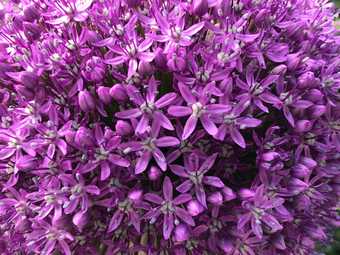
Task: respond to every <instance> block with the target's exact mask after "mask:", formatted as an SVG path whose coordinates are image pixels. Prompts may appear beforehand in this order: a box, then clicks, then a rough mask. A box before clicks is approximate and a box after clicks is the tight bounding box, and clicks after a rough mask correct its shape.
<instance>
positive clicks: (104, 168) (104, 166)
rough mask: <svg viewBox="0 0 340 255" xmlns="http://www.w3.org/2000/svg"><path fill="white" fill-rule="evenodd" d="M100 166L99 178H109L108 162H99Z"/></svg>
mask: <svg viewBox="0 0 340 255" xmlns="http://www.w3.org/2000/svg"><path fill="white" fill-rule="evenodd" d="M100 168H101V171H100V180H101V181H104V180H106V179H107V178H109V176H110V174H111V169H110V166H109V164H108V163H107V162H106V161H104V162H102V163H101V164H100Z"/></svg>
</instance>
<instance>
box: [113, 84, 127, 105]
mask: <svg viewBox="0 0 340 255" xmlns="http://www.w3.org/2000/svg"><path fill="white" fill-rule="evenodd" d="M110 95H111V96H112V98H113V99H114V100H116V101H118V102H124V101H126V100H127V99H128V96H127V94H126V92H125V89H124V87H123V85H122V84H119V83H118V84H115V85H113V87H112V88H111V89H110Z"/></svg>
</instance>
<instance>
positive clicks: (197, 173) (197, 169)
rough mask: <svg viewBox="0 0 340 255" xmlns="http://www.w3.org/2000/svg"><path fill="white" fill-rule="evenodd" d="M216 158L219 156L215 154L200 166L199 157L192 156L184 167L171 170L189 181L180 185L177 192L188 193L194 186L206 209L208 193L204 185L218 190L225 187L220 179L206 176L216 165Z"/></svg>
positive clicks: (197, 196)
mask: <svg viewBox="0 0 340 255" xmlns="http://www.w3.org/2000/svg"><path fill="white" fill-rule="evenodd" d="M216 157H217V154H213V155H212V156H209V157H207V158H206V159H205V160H204V162H203V163H202V164H201V165H200V162H199V157H198V156H197V155H196V154H191V155H190V157H189V158H188V159H187V160H186V161H185V162H184V163H185V165H184V167H183V166H180V165H171V166H170V169H171V171H172V172H173V173H174V174H176V175H178V176H180V177H183V178H186V179H187V180H186V181H184V182H183V183H182V184H181V185H179V186H178V187H177V188H176V190H177V191H179V192H181V193H186V192H188V191H189V190H190V189H191V188H192V187H193V186H194V188H195V194H196V198H197V200H198V201H199V202H200V203H201V204H202V205H203V206H204V207H207V202H206V193H205V191H204V186H203V184H205V185H208V186H211V187H216V188H223V187H224V184H223V182H222V181H221V179H220V178H218V177H216V176H205V174H206V173H207V172H208V171H209V170H210V169H211V168H212V166H213V165H214V163H215V159H216Z"/></svg>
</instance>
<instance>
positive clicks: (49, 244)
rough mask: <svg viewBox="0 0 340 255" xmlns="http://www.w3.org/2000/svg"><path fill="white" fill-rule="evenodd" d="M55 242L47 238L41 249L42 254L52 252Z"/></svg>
mask: <svg viewBox="0 0 340 255" xmlns="http://www.w3.org/2000/svg"><path fill="white" fill-rule="evenodd" d="M56 244H57V241H56V240H48V241H47V242H46V244H45V246H44V249H43V250H42V253H43V254H48V255H49V254H52V252H53V250H54V248H55V245H56Z"/></svg>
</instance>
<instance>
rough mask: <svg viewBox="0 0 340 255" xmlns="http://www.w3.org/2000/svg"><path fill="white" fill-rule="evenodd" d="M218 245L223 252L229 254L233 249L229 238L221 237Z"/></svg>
mask: <svg viewBox="0 0 340 255" xmlns="http://www.w3.org/2000/svg"><path fill="white" fill-rule="evenodd" d="M219 247H220V248H221V250H222V251H223V252H225V254H231V253H232V251H233V250H234V245H233V243H232V242H231V241H230V240H226V239H222V240H221V241H220V242H219Z"/></svg>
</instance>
